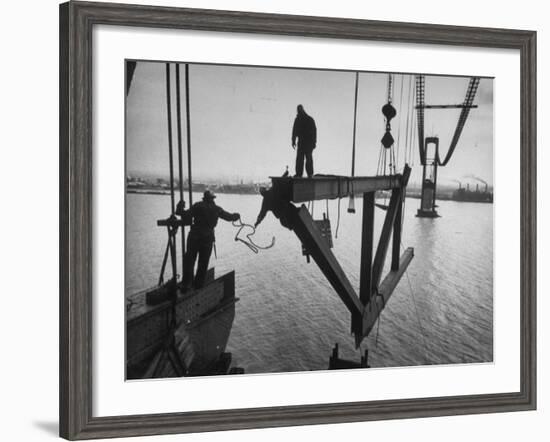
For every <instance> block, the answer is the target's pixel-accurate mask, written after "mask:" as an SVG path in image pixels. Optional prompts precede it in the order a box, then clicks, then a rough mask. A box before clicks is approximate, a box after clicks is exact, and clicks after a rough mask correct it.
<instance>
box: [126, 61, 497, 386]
mask: <svg viewBox="0 0 550 442" xmlns="http://www.w3.org/2000/svg"><path fill="white" fill-rule="evenodd" d="M125 63H126V66H125V68H126V69H125V75H126V78H125V81H126V109H125V118H126V127H125V129H126V150H125V162H126V198H125V201H126V203H125V204H126V207H125V214H126V221H125V223H126V228H125V247H126V249H125V250H126V251H125V260H126V262H125V284H126V288H125V291H126V293H125V296H126V364H127V366H126V378H127V379H128V380H132V379H148V378H166V377H179V376H211V375H227V374H229V375H237V374H239V375H243V374H244V375H247V374H258V373H278V372H304V371H311V370H334V369H354V368H362V369H366V368H391V367H403V366H408V367H410V366H419V365H438V364H478V363H491V362H492V361H493V304H494V293H493V221H494V220H493V193H494V188H493V162H494V161H493V79H492V78H481V77H475V76H474V77H467V76H450V75H435V74H423V73H399V72H389V73H388V72H367V71H361V72H352V71H341V70H321V69H300V68H294V67H262V66H240V65H216V64H194V63H185V62H174V61H147V60H126V62H125Z"/></svg>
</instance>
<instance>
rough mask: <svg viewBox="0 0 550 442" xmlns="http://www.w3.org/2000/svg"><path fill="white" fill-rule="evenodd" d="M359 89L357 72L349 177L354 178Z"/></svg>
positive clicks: (356, 74) (357, 74) (357, 73)
mask: <svg viewBox="0 0 550 442" xmlns="http://www.w3.org/2000/svg"><path fill="white" fill-rule="evenodd" d="M358 89H359V72H356V73H355V102H354V105H353V144H352V146H353V147H352V153H351V155H352V156H351V176H352V177H353V176H355V133H356V129H357V91H358Z"/></svg>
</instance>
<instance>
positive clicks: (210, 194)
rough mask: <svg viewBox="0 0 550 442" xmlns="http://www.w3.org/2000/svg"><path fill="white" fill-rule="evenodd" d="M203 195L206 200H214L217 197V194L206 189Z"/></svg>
mask: <svg viewBox="0 0 550 442" xmlns="http://www.w3.org/2000/svg"><path fill="white" fill-rule="evenodd" d="M202 197H203V199H205V200H213V199H214V198H216V195H214V192H211V191H210V190H205V191H204V193H203V195H202Z"/></svg>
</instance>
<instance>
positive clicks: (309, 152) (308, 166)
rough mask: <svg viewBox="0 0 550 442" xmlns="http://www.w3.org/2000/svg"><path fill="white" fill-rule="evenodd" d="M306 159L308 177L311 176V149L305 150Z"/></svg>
mask: <svg viewBox="0 0 550 442" xmlns="http://www.w3.org/2000/svg"><path fill="white" fill-rule="evenodd" d="M305 157H306V173H307V176H308V177H310V178H311V177H312V176H313V149H307V150H306V151H305Z"/></svg>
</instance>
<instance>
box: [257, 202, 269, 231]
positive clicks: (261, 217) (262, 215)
mask: <svg viewBox="0 0 550 442" xmlns="http://www.w3.org/2000/svg"><path fill="white" fill-rule="evenodd" d="M267 206H268V204H267V198H266V197H265V196H264V198H263V200H262V208H261V209H260V213H258V218H256V223H255V224H254V227H258V225H259V224H260V223H261V222H262V221H263V220H264V218H265V216H266V215H267V211H268V207H267Z"/></svg>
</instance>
